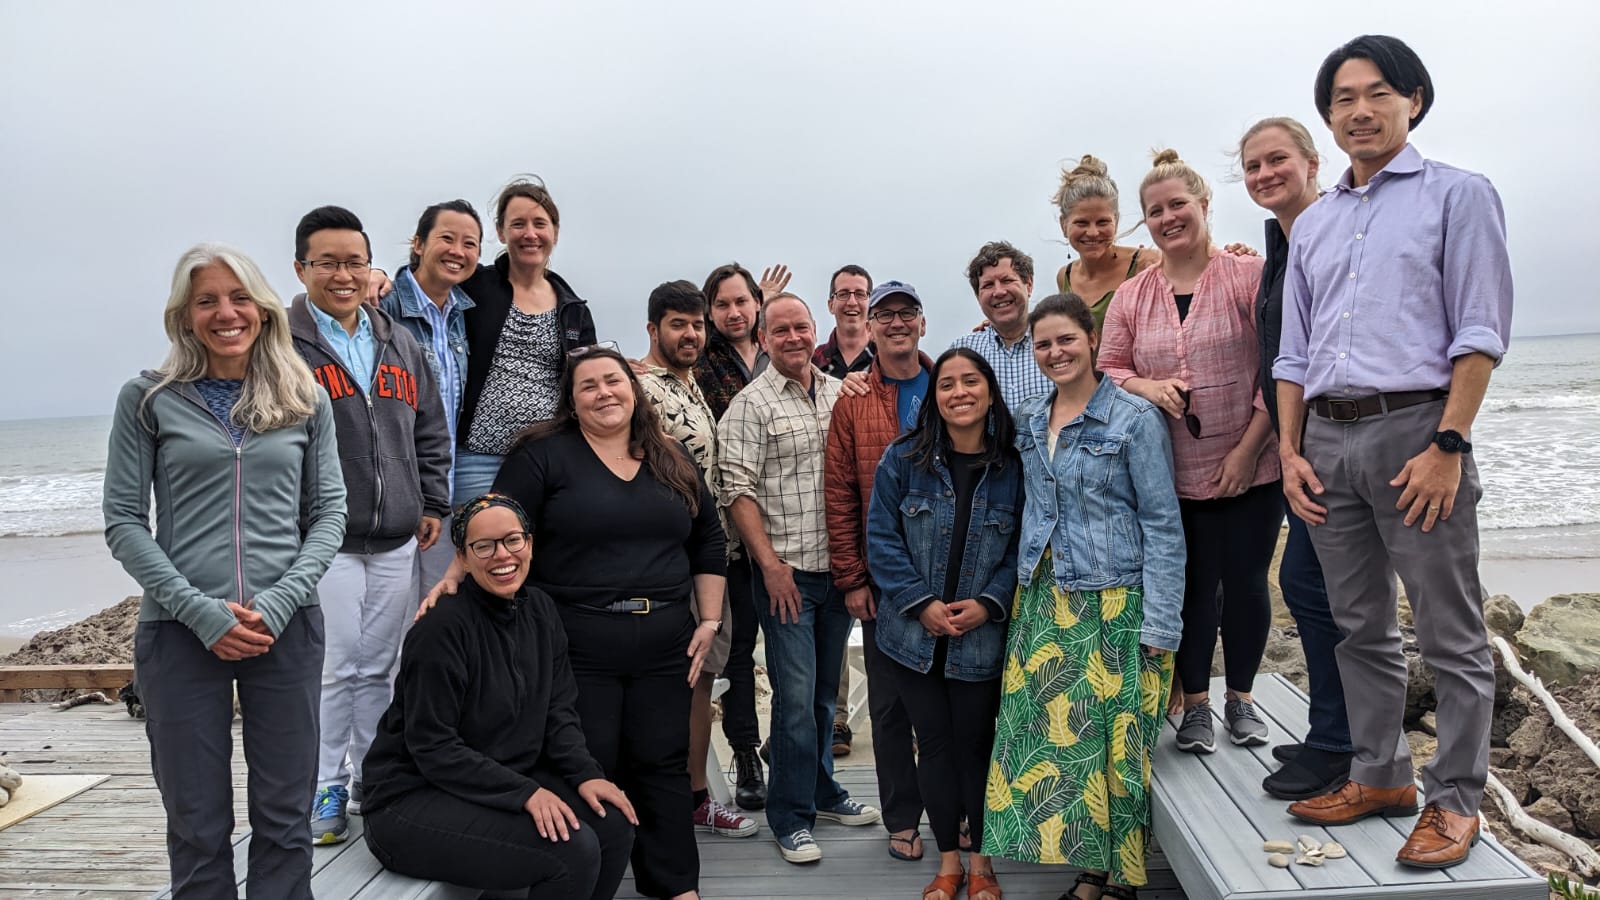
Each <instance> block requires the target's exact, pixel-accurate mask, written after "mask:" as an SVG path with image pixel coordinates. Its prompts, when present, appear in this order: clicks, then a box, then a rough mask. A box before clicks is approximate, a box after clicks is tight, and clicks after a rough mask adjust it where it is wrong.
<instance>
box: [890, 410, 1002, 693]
mask: <svg viewBox="0 0 1600 900" xmlns="http://www.w3.org/2000/svg"><path fill="white" fill-rule="evenodd" d="M908 449H909V445H908V444H907V443H906V442H905V441H903V440H901V441H896V442H895V443H893V444H890V445H889V448H888V450H886V451H884V454H883V459H882V460H880V461H879V462H878V471H877V474H876V475H874V476H873V477H874V481H873V488H872V505H871V507H870V508H869V509H868V511H867V570H868V571H870V572H871V573H872V580H873V582H874V583H876V584H877V586H878V589H879V591H881V593H882V596H881V597H880V598H879V600H878V618H877V626H878V627H877V631H878V647H879V649H881V650H882V651H883V652H884V655H886V656H888V657H889V658H890V659H892V660H894V661H895V662H897V663H900V664H901V665H903V666H906V667H908V668H911V669H915V670H917V671H918V672H922V673H924V674H926V673H927V672H928V670H929V669H930V668H931V667H932V666H933V651H934V642H935V638H934V637H933V635H931V634H929V633H928V632H927V629H925V628H923V627H922V622H921V621H920V620H919V619H918V618H917V617H918V616H919V615H920V614H921V611H922V607H923V605H924V604H925V603H926V602H928V601H930V600H933V599H934V598H937V597H939V596H940V594H942V593H943V591H944V582H945V574H946V570H947V568H948V565H949V562H950V542H951V541H952V540H954V537H953V536H952V535H951V534H950V529H951V528H952V527H953V526H954V525H955V518H956V504H955V499H954V491H955V485H954V483H953V482H952V481H951V479H950V470H949V468H948V467H947V466H946V465H945V462H944V460H943V458H935V460H934V471H932V472H930V471H928V470H927V469H925V468H923V467H922V466H919V465H917V464H916V463H915V462H914V461H912V460H911V459H910V458H909V457H908V456H907V455H906V454H907V450H908ZM1021 510H1022V467H1021V466H1020V465H1019V464H1018V462H1017V460H1016V458H1015V457H1012V458H1010V459H1008V460H1007V461H1006V463H1005V465H1004V466H1001V467H999V468H996V467H993V466H991V467H989V468H988V469H987V470H985V471H984V472H983V473H982V474H981V475H980V476H979V478H978V485H977V489H976V491H975V492H974V493H973V497H972V519H971V523H970V524H969V526H968V528H967V534H966V539H965V541H964V544H963V550H962V554H961V576H960V579H959V580H958V581H957V584H956V595H957V596H958V597H976V598H978V599H980V600H984V601H987V605H988V606H989V621H987V622H985V623H984V624H983V625H981V626H979V627H978V628H977V629H975V630H973V631H970V632H968V633H966V634H963V635H961V636H960V637H953V638H950V645H949V648H948V649H947V651H946V654H945V667H944V674H945V675H946V677H949V678H954V679H957V680H959V681H983V680H986V679H990V678H997V677H999V675H1000V667H1001V663H1002V661H1003V658H1004V656H1005V645H1006V624H1005V618H1006V615H1007V613H1008V611H1009V610H1010V608H1011V599H1012V595H1013V594H1014V593H1015V592H1016V588H1017V579H1016V573H1017V533H1018V532H1017V525H1018V523H1019V514H1020V513H1021Z"/></svg>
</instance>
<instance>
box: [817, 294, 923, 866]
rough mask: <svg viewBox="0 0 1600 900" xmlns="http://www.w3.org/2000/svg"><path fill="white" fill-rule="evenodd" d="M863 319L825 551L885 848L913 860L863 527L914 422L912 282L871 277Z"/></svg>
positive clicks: (917, 388) (908, 794)
mask: <svg viewBox="0 0 1600 900" xmlns="http://www.w3.org/2000/svg"><path fill="white" fill-rule="evenodd" d="M867 319H868V322H869V326H868V327H869V328H870V329H871V333H872V343H873V346H874V347H875V348H876V352H875V354H874V355H873V357H872V365H871V367H870V368H869V369H868V370H867V380H866V393H865V394H862V395H860V396H841V397H840V398H839V400H838V402H837V403H835V404H834V407H833V423H832V425H831V426H830V427H829V429H828V452H827V464H826V466H825V468H824V474H823V481H824V485H825V493H826V496H827V522H828V555H829V560H830V565H831V567H832V570H833V580H834V583H835V584H836V585H838V587H839V590H841V591H843V592H844V598H845V605H846V606H847V607H849V609H850V614H851V615H853V616H855V617H856V618H857V619H860V620H861V630H862V634H861V638H862V640H861V644H862V650H863V654H864V656H865V659H866V664H867V706H868V709H869V710H870V712H871V716H872V747H873V755H874V762H875V765H876V767H877V774H878V790H879V795H880V796H881V797H882V799H883V824H884V827H885V828H887V829H888V831H889V855H890V856H893V857H895V858H896V859H904V860H916V859H921V858H922V840H921V838H920V836H919V835H918V834H917V823H918V822H920V821H921V820H922V795H921V793H920V792H919V791H918V790H917V771H916V757H915V755H914V754H913V751H912V738H911V717H910V716H909V715H908V714H907V713H906V708H905V706H904V704H902V703H901V702H900V693H899V691H898V689H897V688H896V686H895V675H894V665H895V664H894V662H893V661H891V660H890V659H889V658H888V657H887V656H885V655H883V651H881V650H879V649H878V641H877V632H876V627H875V622H874V618H875V617H876V615H877V606H878V604H877V588H876V587H875V586H874V585H873V582H872V577H871V573H869V572H868V571H867V534H866V529H867V508H868V506H869V504H870V502H871V499H872V478H873V475H874V473H875V472H876V471H877V468H878V460H880V459H882V458H883V451H884V449H885V448H887V447H888V446H889V444H890V443H892V442H893V441H894V439H895V438H897V437H899V436H900V435H902V434H904V433H905V432H906V431H907V430H909V429H910V428H911V427H912V426H913V425H915V424H916V422H917V416H918V414H919V413H920V411H921V409H922V404H923V403H924V402H925V401H926V400H927V396H928V379H929V377H930V375H929V373H930V372H931V371H932V369H933V361H932V360H931V359H929V358H928V357H927V356H926V355H924V354H923V353H921V352H920V350H919V349H918V342H919V341H920V340H921V338H922V335H923V334H924V332H925V331H926V330H927V323H926V321H925V320H924V319H923V317H922V299H921V298H920V297H918V296H917V289H916V288H914V287H912V286H911V285H909V284H906V283H905V282H902V281H886V282H884V283H882V284H880V285H878V286H877V288H875V289H874V290H873V291H872V295H871V298H870V299H869V300H868V302H867Z"/></svg>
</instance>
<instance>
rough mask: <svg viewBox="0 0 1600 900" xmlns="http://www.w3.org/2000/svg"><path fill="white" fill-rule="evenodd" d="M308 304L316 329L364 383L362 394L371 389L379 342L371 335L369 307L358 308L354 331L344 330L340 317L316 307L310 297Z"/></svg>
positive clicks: (352, 372) (346, 365) (354, 375)
mask: <svg viewBox="0 0 1600 900" xmlns="http://www.w3.org/2000/svg"><path fill="white" fill-rule="evenodd" d="M306 306H308V307H310V309H311V316H312V318H314V319H316V320H317V330H318V331H320V332H322V336H323V337H324V338H327V340H328V345H329V346H331V347H332V348H333V352H334V353H337V354H338V355H339V361H340V362H342V363H344V367H345V368H346V369H349V370H350V375H351V377H353V378H354V379H355V381H356V384H357V385H359V386H360V387H361V392H362V393H363V394H366V393H370V392H371V391H372V377H373V374H374V370H375V369H377V367H378V359H377V356H378V344H377V341H375V340H373V337H372V321H371V320H370V319H368V318H367V311H366V310H365V309H360V308H358V309H357V310H356V316H357V318H358V319H359V321H358V322H357V324H356V333H355V334H351V333H350V332H348V331H345V330H344V326H343V325H340V324H339V320H337V319H335V318H334V317H333V316H330V315H328V314H327V313H325V312H323V311H322V310H320V309H318V308H317V305H316V304H315V303H312V302H311V301H310V299H309V298H307V300H306Z"/></svg>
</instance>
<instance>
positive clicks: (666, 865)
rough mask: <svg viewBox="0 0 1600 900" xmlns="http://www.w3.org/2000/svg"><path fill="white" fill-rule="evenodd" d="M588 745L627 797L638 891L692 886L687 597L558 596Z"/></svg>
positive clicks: (651, 893)
mask: <svg viewBox="0 0 1600 900" xmlns="http://www.w3.org/2000/svg"><path fill="white" fill-rule="evenodd" d="M559 609H560V611H561V621H562V622H563V623H564V624H565V626H566V629H567V644H568V653H569V655H570V657H571V659H572V674H573V677H574V678H575V679H576V680H577V682H578V717H579V718H580V719H581V720H582V722H583V734H584V738H585V739H586V740H587V741H588V744H589V753H590V754H591V755H592V756H593V757H594V758H595V761H596V762H598V763H600V767H601V768H602V769H604V770H605V773H606V777H607V778H609V779H611V780H612V781H614V782H616V783H617V784H618V786H620V787H621V788H622V789H623V790H624V791H626V792H627V794H628V799H629V800H631V801H633V808H634V811H635V812H636V813H638V814H639V827H638V828H637V829H636V832H635V838H634V842H633V876H634V883H635V885H636V886H637V887H638V890H639V893H641V894H643V895H645V896H646V897H671V896H673V895H675V894H681V893H684V892H685V891H693V890H697V889H698V884H699V881H700V853H699V849H698V848H697V847H696V846H695V840H694V801H693V798H692V793H691V792H690V790H689V699H690V694H691V692H690V689H689V657H688V650H689V639H690V637H691V636H692V635H693V634H694V616H693V614H692V613H691V611H690V609H689V601H687V600H683V601H679V602H677V603H673V604H670V605H667V606H662V607H657V608H656V609H654V610H652V611H651V612H650V613H648V614H645V615H634V614H631V613H613V612H604V611H602V610H596V609H593V608H589V607H581V606H573V605H570V604H562V605H560V606H559Z"/></svg>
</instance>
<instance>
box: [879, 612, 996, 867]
mask: <svg viewBox="0 0 1600 900" xmlns="http://www.w3.org/2000/svg"><path fill="white" fill-rule="evenodd" d="M949 642H950V641H949V638H940V639H939V640H938V642H937V643H936V644H935V645H934V652H933V667H932V668H931V669H929V670H928V674H926V675H924V674H922V673H921V672H918V671H917V670H915V669H910V668H907V667H905V666H902V665H900V664H899V663H897V662H894V661H892V660H891V661H890V662H889V665H890V666H892V667H893V675H894V678H895V681H896V683H897V684H898V685H899V688H900V700H901V702H903V703H904V704H905V707H906V710H907V711H908V712H910V713H911V724H912V725H914V726H915V727H916V729H917V781H918V783H919V784H921V785H922V802H923V803H925V804H927V806H928V824H929V825H930V826H932V828H933V839H934V842H935V843H937V844H938V846H939V852H940V853H949V852H951V851H953V850H959V849H960V848H961V843H960V842H961V818H962V817H963V816H965V817H966V819H967V827H968V829H969V830H970V832H971V835H972V846H973V849H978V848H981V847H982V846H983V789H984V779H985V778H986V777H987V776H988V773H989V754H990V751H991V750H992V749H993V748H994V721H995V716H997V715H999V713H1000V679H999V678H990V679H988V680H985V681H958V680H956V679H954V678H946V677H945V675H944V663H945V652H946V647H947V645H948V644H949ZM873 746H874V748H876V746H877V738H876V737H874V738H873Z"/></svg>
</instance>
